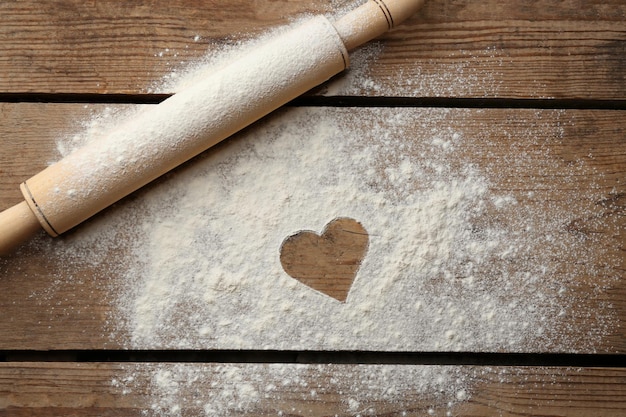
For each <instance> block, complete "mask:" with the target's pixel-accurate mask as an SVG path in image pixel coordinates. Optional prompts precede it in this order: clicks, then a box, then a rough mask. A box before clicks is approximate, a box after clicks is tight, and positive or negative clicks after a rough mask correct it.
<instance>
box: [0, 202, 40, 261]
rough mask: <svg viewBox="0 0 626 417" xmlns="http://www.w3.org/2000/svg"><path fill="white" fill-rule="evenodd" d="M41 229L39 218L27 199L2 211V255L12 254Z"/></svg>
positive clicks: (0, 229)
mask: <svg viewBox="0 0 626 417" xmlns="http://www.w3.org/2000/svg"><path fill="white" fill-rule="evenodd" d="M39 230H41V225H40V224H39V220H37V217H36V216H35V214H34V213H33V212H32V211H31V209H30V207H28V204H27V203H26V201H22V202H21V203H19V204H17V205H15V206H13V207H11V208H9V209H6V210H4V211H3V212H0V256H5V255H8V254H10V253H11V252H12V251H13V250H14V249H15V248H17V247H18V246H19V245H20V244H22V243H23V242H25V241H26V240H28V239H30V238H31V237H33V235H35V234H36V233H37V232H38V231H39Z"/></svg>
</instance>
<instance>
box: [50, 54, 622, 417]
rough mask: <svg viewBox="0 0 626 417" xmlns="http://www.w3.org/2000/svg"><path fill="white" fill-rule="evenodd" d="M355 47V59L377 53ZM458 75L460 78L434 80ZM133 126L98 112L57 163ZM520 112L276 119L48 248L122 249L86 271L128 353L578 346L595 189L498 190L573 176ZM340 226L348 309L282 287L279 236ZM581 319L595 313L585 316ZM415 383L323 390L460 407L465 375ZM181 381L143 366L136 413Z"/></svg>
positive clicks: (84, 252) (587, 342)
mask: <svg viewBox="0 0 626 417" xmlns="http://www.w3.org/2000/svg"><path fill="white" fill-rule="evenodd" d="M370 48H371V49H369V50H365V52H364V53H369V54H373V55H376V54H377V53H378V51H377V49H376V48H377V47H370ZM211 62H213V61H211ZM357 65H358V59H357ZM359 71H360V70H359V69H358V68H356V69H355V70H353V72H352V75H350V76H349V77H350V78H349V79H348V81H345V80H343V81H341V80H339V81H338V82H344V83H347V84H344V85H339V86H338V85H336V84H335V85H333V84H331V85H329V86H328V91H330V92H331V93H332V92H333V91H335V92H337V91H344V92H345V91H351V89H352V88H353V87H354V85H357V84H358V83H359V82H361V81H364V82H366V81H367V71H363V72H361V73H359ZM191 73H192V74H193V76H196V75H197V74H198V70H197V69H196V70H194V71H192V72H191ZM453 76H459V74H458V72H457V73H455V74H452V75H450V74H448V75H442V77H443V78H442V79H443V81H444V82H445V81H446V77H453ZM181 81H184V80H181V79H178V78H177V79H176V83H180V82H181ZM335 82H337V81H335ZM477 83H478V81H477ZM354 88H356V87H354ZM416 88H423V86H422V85H418V86H416ZM135 111H136V110H134V109H130V110H123V111H121V112H110V114H107V113H106V112H105V113H103V114H101V115H100V116H98V117H95V118H94V119H93V120H92V121H91V122H90V124H88V125H86V126H85V128H84V129H83V133H82V134H80V135H78V136H76V137H70V138H67V139H65V140H62V141H60V142H59V145H58V148H59V150H60V152H61V154H65V153H67V152H68V151H69V150H70V149H72V148H73V147H75V146H76V145H77V144H80V143H81V142H83V141H85V140H89V138H90V137H92V136H97V135H95V134H94V132H100V131H101V130H106V129H107V128H108V127H110V126H111V125H112V124H114V123H117V122H118V121H119V120H121V119H124V118H127V117H128V118H132V113H133V112H135ZM128 114H130V116H128ZM516 114H518V115H521V116H520V117H524V118H526V121H527V123H526V124H524V126H525V127H523V128H522V127H519V126H517V127H514V128H511V127H508V125H505V124H502V123H501V122H500V123H498V122H497V120H502V119H501V118H500V119H498V117H495V118H494V120H496V122H494V123H493V124H488V123H487V121H488V116H489V111H483V110H471V109H425V108H384V109H382V108H360V109H351V108H348V109H346V108H321V107H320V108H297V107H291V108H285V109H282V110H280V111H278V112H277V113H275V114H273V115H271V116H270V117H268V118H266V119H265V120H263V121H261V122H259V123H257V124H256V125H255V126H254V127H253V128H252V129H247V130H245V131H244V132H243V133H240V134H238V135H236V136H235V137H234V138H232V139H229V140H228V141H227V142H225V143H223V144H221V145H219V146H217V147H216V148H214V149H212V150H209V151H208V152H206V153H205V154H203V155H202V156H201V157H199V158H196V159H195V160H193V161H192V162H191V163H188V164H186V165H184V166H183V167H182V168H179V169H177V170H175V171H174V172H173V173H171V174H169V175H167V176H166V177H165V178H163V179H161V180H159V181H158V182H157V183H156V184H153V185H151V186H150V187H149V188H148V190H147V191H142V192H140V193H138V195H137V197H136V198H134V199H132V200H131V201H126V202H125V203H124V204H122V205H120V207H118V208H117V209H116V210H114V211H112V212H110V213H108V214H106V215H103V216H101V217H102V218H101V219H99V220H97V221H94V222H91V223H90V224H89V225H87V226H85V227H84V228H83V230H82V231H81V233H80V234H76V235H74V236H72V238H71V239H68V240H66V241H64V242H63V243H62V244H60V245H58V246H57V247H56V250H57V252H58V255H59V256H66V257H76V255H77V254H79V255H80V256H81V257H82V258H84V262H94V264H98V261H96V259H99V257H98V256H97V254H93V248H94V247H95V246H97V247H105V248H106V247H107V246H108V247H109V248H110V249H111V250H116V251H118V252H119V253H120V257H119V263H118V264H117V265H115V266H114V267H112V268H108V267H106V266H105V265H100V267H101V268H100V269H101V270H102V271H103V272H102V274H103V275H107V274H113V275H114V276H115V281H116V282H117V284H116V285H115V290H116V292H115V293H114V295H112V297H114V298H113V299H112V300H111V304H112V306H113V308H112V313H111V317H110V318H109V322H110V323H115V326H112V327H111V328H110V329H109V330H110V332H111V338H112V339H113V340H115V341H116V343H118V344H120V345H122V346H123V347H127V348H134V349H228V350H231V349H272V350H274V349H278V350H280V349H289V350H300V349H302V350H310V349H312V350H381V351H514V352H534V351H540V350H541V351H545V350H550V351H576V350H578V349H580V350H585V351H589V350H593V349H594V346H596V345H597V343H598V342H599V340H600V338H601V337H602V335H604V334H607V333H608V332H609V331H610V328H611V327H612V326H613V324H614V317H613V315H612V312H611V310H610V309H608V308H607V309H605V310H598V305H597V304H594V305H591V304H589V305H587V304H585V300H582V301H581V300H579V299H576V298H575V297H574V296H573V294H576V288H577V286H578V285H580V283H579V282H578V281H577V277H579V276H593V277H596V278H595V282H600V283H601V282H603V281H602V279H604V278H602V277H601V276H600V277H599V278H598V276H599V275H601V271H596V270H593V265H595V264H596V262H595V261H596V257H597V256H599V255H598V253H597V252H593V251H590V250H589V249H588V248H589V244H590V242H589V241H585V240H583V239H580V237H579V236H577V235H575V234H572V233H565V232H563V226H564V225H565V224H567V223H568V222H571V221H572V220H573V219H575V218H578V217H580V216H581V214H582V213H591V212H593V210H594V207H593V205H592V204H589V202H590V201H592V200H593V198H595V195H594V192H595V191H594V190H580V191H571V192H569V193H567V195H565V193H560V194H559V189H558V184H555V183H553V184H552V185H551V186H549V187H552V188H548V189H546V188H545V184H537V183H533V182H532V181H528V182H526V183H522V184H516V185H517V187H513V186H511V182H512V181H513V182H514V181H516V180H517V179H519V178H520V176H524V175H526V174H528V173H530V172H534V173H539V174H540V173H541V170H543V172H544V174H545V175H547V176H549V175H551V173H553V172H555V171H556V170H558V171H559V172H560V175H561V177H560V178H562V181H563V183H565V181H568V178H569V179H571V178H575V177H576V176H577V175H580V174H581V173H583V172H585V170H587V169H588V168H587V167H586V166H585V165H584V164H574V165H572V164H566V163H565V162H563V161H561V160H559V158H557V157H556V156H555V155H554V154H553V152H552V150H551V149H552V145H556V144H558V143H560V142H559V141H561V139H562V135H563V131H562V123H560V117H561V116H562V113H561V112H559V111H534V110H528V111H518V112H516ZM181 122H183V121H181ZM507 129H510V130H507ZM496 143H497V144H498V145H496ZM568 176H569V177H568ZM526 177H528V175H526ZM548 193H551V196H552V198H551V199H550V200H549V201H548V200H547V199H545V197H546V195H547V194H548ZM554 195H557V196H558V197H557V198H554ZM337 217H351V218H354V219H356V220H358V221H359V222H361V223H362V224H363V226H364V227H365V229H366V230H367V231H368V232H369V234H370V244H369V249H368V252H367V255H366V257H365V259H364V260H363V262H362V265H361V268H360V269H359V271H358V274H357V278H356V280H355V282H354V284H353V286H352V289H351V291H350V293H349V296H348V299H347V301H346V303H339V302H337V301H336V300H334V299H332V298H330V297H327V296H324V295H323V294H321V293H318V292H316V291H314V290H311V289H310V288H308V287H306V286H304V285H302V284H300V283H299V282H297V281H296V280H294V279H292V278H291V277H289V276H288V275H287V274H286V273H285V272H284V271H283V269H282V267H281V264H280V260H279V249H280V246H281V243H282V242H283V240H284V239H285V238H286V237H287V236H290V235H292V234H293V233H295V232H298V231H300V230H317V231H321V230H322V228H323V227H324V225H326V224H327V223H328V222H329V221H331V220H333V219H335V218H337ZM90 254H91V255H90ZM90 259H91V261H90ZM574 260H578V262H574ZM105 269H106V272H105V271H104V270H105ZM606 279H608V278H606ZM119 282H122V283H123V284H119ZM600 290H601V288H598V291H600ZM590 303H591V302H590ZM585 308H587V310H585ZM594 308H595V310H594V314H595V316H593V315H589V314H586V313H588V312H589V311H590V310H591V309H594ZM591 316H593V320H592V319H591ZM585 317H586V318H585ZM590 335H594V337H590ZM224 366H225V368H223V369H221V371H220V372H218V373H217V374H213V378H216V379H215V381H216V384H218V385H219V384H220V382H224V383H227V382H228V381H231V380H236V378H239V379H240V380H242V381H250V380H252V381H254V380H255V378H256V377H257V376H258V375H265V376H266V378H265V379H263V380H264V381H265V380H270V381H274V382H270V383H268V384H270V385H271V384H275V385H276V384H280V381H281V380H286V379H288V378H294V377H297V375H298V374H297V372H296V371H295V369H296V368H297V367H295V366H294V367H288V366H285V367H284V368H280V367H279V366H278V365H277V366H276V368H275V369H273V371H275V372H273V373H272V372H269V373H264V372H267V371H266V370H259V369H257V368H256V367H253V366H250V367H243V368H239V367H235V368H232V369H231V368H228V365H224ZM279 368H280V369H279ZM400 368H402V367H398V369H400ZM418 368H419V371H418V370H415V371H409V370H408V369H409V368H402V369H404V370H405V371H406V375H408V376H407V377H406V378H405V379H402V380H401V381H399V382H398V381H396V382H394V380H393V379H389V378H387V379H385V378H384V372H383V373H381V372H380V369H378V368H377V369H374V368H367V367H365V368H358V371H356V370H354V371H350V372H359V373H360V374H359V378H355V375H354V374H351V373H350V372H348V371H342V372H338V373H337V375H336V378H338V379H337V383H338V384H348V383H349V381H355V380H366V381H369V382H368V384H369V385H367V384H366V385H365V386H364V387H361V388H362V389H363V390H365V387H368V388H369V387H370V386H383V385H384V386H385V387H386V388H387V389H388V390H390V391H381V392H380V393H376V392H378V391H376V390H371V392H373V394H371V395H372V396H369V397H367V398H366V397H359V396H358V395H357V394H354V393H356V392H362V391H359V389H356V390H349V389H346V390H345V392H346V393H350V392H351V393H353V394H346V395H345V397H342V398H341V399H340V401H342V404H344V411H345V412H350V413H356V412H357V411H359V410H362V409H363V407H365V409H367V407H370V404H376V403H377V402H378V401H383V400H385V395H386V394H385V392H387V394H388V393H389V392H394V390H395V391H396V392H400V393H401V392H404V391H403V390H407V389H408V390H410V389H411V387H412V388H413V392H421V391H420V389H421V388H420V389H417V387H422V388H423V390H422V391H424V392H429V390H431V391H432V390H435V391H437V392H443V394H442V395H443V396H444V397H445V398H446V400H445V401H450V402H458V401H460V400H465V399H467V398H469V397H470V396H471V388H472V385H471V378H470V377H469V376H468V375H466V376H465V377H462V376H460V375H458V374H455V372H453V371H451V370H449V369H442V368H441V367H418ZM190 369H191V368H190V367H188V366H182V365H181V366H180V367H176V366H174V367H170V368H167V369H165V368H164V369H154V370H153V372H152V373H151V374H150V376H149V377H148V378H149V379H150V383H149V384H148V385H149V389H150V392H151V394H152V395H153V396H154V406H153V407H152V409H151V410H148V411H149V412H152V413H153V414H155V415H177V414H180V413H181V412H182V411H181V410H182V409H183V408H184V403H185V402H186V401H188V398H187V397H186V394H185V393H188V392H189V391H190V390H192V386H193V384H194V381H197V380H198V378H201V377H202V375H201V374H196V375H192V374H189V372H192V373H193V372H194V371H192V370H190ZM264 369H265V368H264ZM355 369H356V368H355ZM369 369H371V371H370V370H369ZM389 369H395V368H389ZM416 369H417V368H416ZM285 370H288V371H289V372H290V373H291V372H294V373H293V374H290V375H285V373H284V372H285ZM129 372H133V371H129ZM197 372H200V371H197ZM368 372H370V373H368ZM216 375H218V376H216ZM219 375H221V376H219ZM235 377H236V378H235ZM194 378H196V379H194ZM232 378H235V379H232ZM277 378H278V379H277ZM125 381H126V382H120V381H119V380H116V381H115V384H114V386H116V387H123V388H124V389H125V390H133V389H135V388H136V386H135V385H134V384H135V383H134V382H133V381H135V379H134V378H132V376H129V378H127V379H126V380H125ZM172 381H179V382H172ZM180 381H184V382H180ZM425 381H431V383H427V382H425ZM432 381H439V382H437V384H439V386H438V387H435V385H436V384H435V382H432ZM174 383H175V384H178V385H176V386H175V388H176V389H171V388H172V387H170V386H169V385H168V384H170V385H171V384H174ZM181 384H182V385H181ZM259 384H260V382H259ZM259 384H257V385H253V386H250V387H248V388H249V389H247V390H244V391H241V392H239V391H236V390H235V391H232V390H231V391H224V390H221V391H220V390H219V389H215V390H214V389H213V387H212V388H211V389H207V390H206V391H202V392H195V395H196V397H195V400H196V401H197V404H196V406H199V404H200V405H201V407H200V409H201V410H204V412H205V413H206V415H228V414H229V413H230V412H232V411H237V412H242V413H243V412H247V411H249V412H253V411H254V410H255V409H256V407H257V405H258V404H259V401H261V400H262V398H264V395H271V390H270V391H269V392H268V391H267V389H265V390H264V389H263V388H262V387H261V386H260V385H259ZM432 384H435V385H432ZM172 386H173V385H172ZM242 386H243V385H242ZM267 386H269V385H267ZM267 386H266V387H265V388H267ZM446 387H447V388H446ZM183 388H184V389H183ZM357 388H358V387H357ZM242 389H243V388H242ZM338 392H340V391H338ZM440 400H441V398H440ZM181 404H183V406H181ZM181 407H183V408H181ZM278 411H280V412H284V413H285V414H288V413H289V410H278ZM374 411H375V410H374Z"/></svg>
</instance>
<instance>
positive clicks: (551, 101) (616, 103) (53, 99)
mask: <svg viewBox="0 0 626 417" xmlns="http://www.w3.org/2000/svg"><path fill="white" fill-rule="evenodd" d="M171 96H172V94H91V93H0V103H77V104H78V103H89V104H159V103H160V102H162V101H163V100H166V99H167V98H169V97H171ZM287 106H307V107H438V108H445V107H447V108H455V109H463V108H470V109H479V108H486V109H541V110H562V109H566V110H569V109H571V110H626V99H624V100H613V99H611V100H598V99H555V98H542V99H536V98H527V99H523V98H506V97H501V98H488V97H487V98H459V97H388V96H375V97H367V96H316V95H310V96H309V95H307V96H302V97H298V98H296V99H294V100H293V101H291V102H290V103H288V104H287Z"/></svg>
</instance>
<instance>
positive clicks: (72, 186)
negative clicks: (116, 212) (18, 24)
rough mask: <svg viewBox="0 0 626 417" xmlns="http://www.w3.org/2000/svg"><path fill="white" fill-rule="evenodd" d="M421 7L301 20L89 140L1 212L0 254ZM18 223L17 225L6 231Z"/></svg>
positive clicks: (204, 141)
mask: <svg viewBox="0 0 626 417" xmlns="http://www.w3.org/2000/svg"><path fill="white" fill-rule="evenodd" d="M422 3H423V0H384V1H383V0H370V1H369V2H367V3H365V4H363V5H362V6H360V7H358V8H357V9H355V10H353V11H352V12H349V13H348V14H347V15H345V16H344V17H343V18H341V19H339V20H337V21H336V22H334V23H331V22H330V21H329V20H328V19H326V18H325V17H322V16H319V17H315V18H312V19H309V20H306V21H304V22H303V23H300V24H298V25H295V26H294V27H292V28H290V29H289V30H287V31H285V32H283V33H281V34H280V35H279V36H276V37H274V38H272V39H271V40H269V41H267V42H265V43H262V44H260V45H259V46H258V47H257V48H255V49H254V50H252V51H251V52H250V53H249V54H247V55H245V56H243V57H241V58H240V59H238V60H235V61H233V62H232V63H230V64H228V65H225V66H222V67H220V68H218V69H216V70H215V72H214V73H213V74H212V75H210V76H208V77H207V78H206V79H204V80H202V81H200V82H199V83H197V84H194V85H192V86H191V87H188V88H186V89H184V90H183V91H181V92H179V93H177V94H175V95H173V96H171V97H170V98H168V99H167V100H165V101H163V102H162V103H160V104H158V105H156V106H153V107H152V108H148V109H144V110H142V111H140V112H139V113H138V114H137V115H136V116H135V117H133V118H132V119H130V120H128V121H127V122H126V123H123V124H122V125H120V126H118V127H117V128H116V129H115V130H113V131H112V132H110V133H109V134H108V135H107V136H105V137H103V138H98V139H93V140H91V141H90V142H89V143H88V144H87V145H86V146H84V147H83V148H81V149H79V150H77V151H75V152H73V153H72V154H70V155H68V156H67V157H65V158H63V159H62V160H61V161H59V162H57V163H56V164H54V165H51V166H49V167H48V168H46V169H45V170H43V171H41V172H40V173H39V174H37V175H35V176H33V177H32V178H30V179H28V180H26V181H25V182H24V183H22V185H21V190H22V194H23V196H24V198H25V203H21V204H19V205H18V206H16V207H14V208H12V209H9V210H6V211H5V212H3V213H0V235H1V236H0V254H3V253H8V252H9V251H10V250H11V248H12V247H13V246H15V245H17V244H19V243H21V241H22V240H24V239H26V238H27V237H29V236H30V235H31V234H32V233H34V232H35V231H36V230H37V228H38V226H37V227H35V224H36V222H35V219H36V220H37V222H38V223H39V224H40V226H41V227H43V228H44V229H45V230H46V231H47V232H48V233H49V234H50V235H52V236H57V235H59V234H61V233H63V232H65V231H67V230H69V229H71V228H72V227H74V226H76V225H78V224H79V223H81V222H82V221H84V220H86V219H87V218H89V217H91V216H92V215H94V214H96V213H97V212H99V211H100V210H102V209H104V208H105V207H107V206H109V205H111V204H113V203H114V202H116V201H118V200H119V199H121V198H122V197H124V196H126V195H128V194H130V193H131V192H133V191H135V190H137V189H138V188H140V187H142V186H143V185H145V184H147V183H149V182H150V181H152V180H154V179H155V178H157V177H159V176H161V175H163V174H164V173H166V172H168V171H170V170H171V169H172V168H174V167H176V166H178V165H180V164H181V163H183V162H185V161H187V160H189V159H190V158H192V157H194V156H196V155H198V154H199V153H201V152H203V151H204V150H206V149H208V148H210V147H211V146H213V145H215V144H216V143H218V142H220V141H221V140H223V139H225V138H227V137H229V136H231V135H232V134H234V133H235V132H237V131H239V130H241V129H243V128H244V127H246V126H248V125H250V124H251V123H253V122H254V121H256V120H258V119H260V118H261V117H263V116H265V115H267V114H268V113H270V112H272V111H273V110H275V109H277V108H278V107H280V106H282V105H283V104H285V103H287V102H289V101H290V100H292V99H294V98H296V97H298V96H299V95H301V94H303V93H305V92H306V91H308V90H310V89H311V88H313V87H315V86H317V85H319V84H321V83H323V82H324V81H326V80H328V79H329V78H331V77H332V76H334V75H336V74H337V73H339V72H341V71H343V70H344V69H345V68H346V67H347V66H348V52H347V49H351V48H354V47H356V46H359V45H360V44H362V43H364V42H367V41H369V40H371V39H373V38H374V37H376V36H378V35H380V34H381V33H383V32H384V31H386V30H388V29H390V28H392V27H393V26H394V25H395V24H397V23H399V22H400V21H401V20H404V19H405V18H406V17H408V16H409V15H411V14H412V13H414V12H415V11H416V10H417V9H418V8H419V7H420V6H421V4H422ZM18 207H19V208H18ZM27 207H28V209H30V212H31V213H30V214H29V213H28V210H26V208H27ZM16 216H17V217H16ZM16 218H19V219H20V222H18V223H19V225H18V223H15V224H16V225H15V226H12V227H11V228H8V227H7V226H6V224H7V223H11V224H12V223H14V222H13V220H11V219H16ZM3 219H4V220H3ZM3 224H4V226H3ZM20 225H21V226H20ZM20 227H21V228H22V229H23V231H22V232H19V231H18V230H16V228H20Z"/></svg>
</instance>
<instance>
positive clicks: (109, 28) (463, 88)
mask: <svg viewBox="0 0 626 417" xmlns="http://www.w3.org/2000/svg"><path fill="white" fill-rule="evenodd" d="M333 4H336V2H330V1H312V0H300V1H281V2H276V1H255V2H254V3H250V2H247V1H242V0H238V1H221V2H213V3H211V4H210V5H202V6H198V5H197V4H195V3H190V2H185V1H181V0H175V1H162V0H159V1H156V0H154V1H143V2H132V3H120V2H114V1H107V2H85V1H79V0H57V1H54V2H46V3H45V4H41V2H36V1H32V0H30V1H25V0H23V1H19V2H3V3H2V4H1V5H0V92H9V93H33V92H34V93H130V94H134V93H143V92H146V91H148V90H156V91H163V90H164V89H165V90H166V89H167V87H163V83H162V82H160V81H159V80H161V79H162V77H164V76H166V75H171V73H172V71H175V70H176V71H177V72H180V71H181V67H184V65H185V64H188V63H193V62H195V61H197V60H199V58H200V57H201V56H203V55H204V53H205V51H206V50H207V49H209V50H213V51H215V50H216V49H219V48H223V47H225V46H228V45H232V44H234V43H236V42H237V41H239V40H241V39H245V38H246V37H248V36H250V35H251V34H252V35H254V34H258V33H259V32H261V31H264V30H266V29H268V28H269V27H272V26H275V25H278V24H283V23H285V22H286V21H288V20H290V19H292V18H294V17H295V16H299V15H302V14H305V13H309V12H316V13H320V12H321V13H324V12H329V11H330V10H331V5H333ZM342 4H343V3H342ZM625 20H626V6H625V5H624V3H623V2H622V1H620V0H611V1H605V2H593V3H589V2H588V1H582V0H567V1H564V2H560V3H559V5H558V7H556V6H554V4H553V2H552V1H551V0H541V1H533V2H530V1H521V2H514V3H507V4H506V5H503V4H501V3H500V2H498V1H496V0H490V1H483V2H472V1H453V0H445V1H427V2H426V5H425V7H424V9H423V10H422V11H421V12H420V13H419V15H417V16H416V17H414V18H412V19H410V20H409V21H408V22H407V23H406V24H405V25H403V26H402V27H399V28H397V29H396V30H394V31H393V32H392V33H389V34H387V35H384V36H383V37H382V41H381V43H380V44H379V46H378V47H377V46H376V45H374V46H372V47H369V48H366V49H365V50H364V51H361V52H360V53H358V54H357V55H356V57H355V58H354V65H353V67H354V68H353V71H352V72H351V74H349V75H348V76H343V77H339V78H338V79H336V80H335V81H334V82H333V83H331V84H329V85H327V86H326V87H325V88H323V89H322V90H320V91H318V92H322V93H324V94H330V95H333V94H344V95H345V94H364V95H374V96H379V95H383V96H418V97H478V98H483V97H508V98H528V97H531V98H550V97H555V98H569V99H581V98H584V99H623V98H624V97H625V96H626V90H625V88H626V87H625V85H626V83H624V73H625V71H624V65H625V59H626V58H625V56H626V54H624V45H625V44H626V43H625V41H626V27H625V25H624V21H625Z"/></svg>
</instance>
